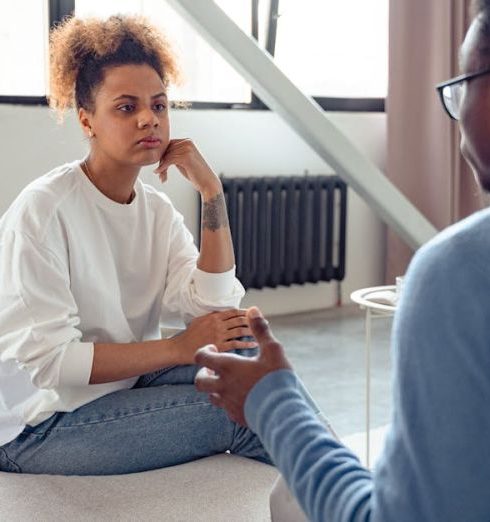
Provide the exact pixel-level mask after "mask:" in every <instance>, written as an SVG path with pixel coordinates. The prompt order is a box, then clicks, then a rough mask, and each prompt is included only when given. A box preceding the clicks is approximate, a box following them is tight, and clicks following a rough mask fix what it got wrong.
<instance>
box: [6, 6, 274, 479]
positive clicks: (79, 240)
mask: <svg viewBox="0 0 490 522" xmlns="http://www.w3.org/2000/svg"><path fill="white" fill-rule="evenodd" d="M50 44H51V48H50V51H51V95H50V105H51V106H52V107H53V108H54V109H56V110H57V111H58V112H59V114H60V115H61V116H62V115H63V112H64V111H65V110H66V109H68V108H71V107H74V108H76V110H77V111H78V118H79V121H80V125H81V128H82V130H83V132H84V134H85V135H86V136H87V138H88V141H89V153H88V155H87V157H86V158H85V159H83V161H75V162H73V163H70V164H67V165H63V166H61V167H58V168H56V169H54V170H53V171H51V172H50V173H48V174H46V175H45V176H42V177H41V178H39V179H37V180H36V181H34V182H33V183H31V184H30V185H29V186H28V187H27V188H26V189H24V190H23V192H22V193H21V194H20V195H19V197H18V198H17V199H16V200H15V202H14V203H13V204H12V206H11V207H10V208H9V210H8V211H7V213H6V214H5V215H4V216H3V218H2V219H1V221H0V281H1V285H0V310H1V311H0V419H1V422H0V445H1V446H0V469H2V470H6V471H13V472H26V473H56V474H67V475H68V474H117V473H128V472H136V471H142V470H147V469H151V468H158V467H164V466H169V465H173V464H177V463H180V462H185V461H188V460H192V459H195V458H199V457H203V456H206V455H210V454H213V453H218V452H224V451H227V450H230V451H231V452H232V453H237V454H240V455H244V456H249V457H252V458H256V459H259V460H262V461H264V462H270V461H269V458H268V456H267V454H266V453H265V451H264V450H263V448H262V445H261V444H260V442H259V441H258V439H257V438H256V437H255V435H254V434H252V432H250V431H249V430H248V429H244V428H241V427H240V426H238V425H236V424H235V423H233V422H231V421H229V420H228V419H227V416H226V414H225V413H224V412H222V411H221V410H219V409H218V408H215V407H214V406H212V405H211V404H210V403H209V401H208V400H207V398H206V396H205V395H203V394H200V393H198V392H197V391H196V390H195V388H194V386H193V385H192V382H193V378H194V375H195V372H196V369H195V367H194V366H192V362H193V358H194V354H195V352H196V350H197V349H198V348H199V347H200V346H202V345H204V344H207V343H210V342H212V343H214V344H216V345H217V346H219V347H220V349H221V350H223V351H226V350H232V349H250V348H254V347H255V343H254V342H245V341H244V340H241V339H240V338H243V336H247V335H249V334H250V330H249V327H248V324H247V320H246V317H245V311H243V310H239V309H237V308H236V307H237V306H238V304H239V301H240V299H241V297H242V296H243V288H242V287H241V285H240V283H239V282H238V281H237V280H236V279H235V277H234V255H233V248H232V242H231V238H230V230H229V227H228V222H227V214H226V208H225V203H224V197H223V193H222V187H221V183H220V180H219V178H218V177H217V176H216V175H215V174H214V173H213V171H212V170H211V168H210V167H209V166H208V165H207V164H206V162H205V160H204V159H203V157H202V156H201V155H200V153H199V151H198V150H197V148H196V147H195V146H194V144H193V143H192V142H191V141H190V140H187V139H170V129H169V117H168V100H167V94H166V93H167V87H168V85H169V83H170V82H171V81H173V80H175V79H176V77H177V68H176V64H175V60H174V57H173V55H172V53H171V50H170V47H169V46H168V44H167V42H166V41H165V39H164V37H163V36H162V35H161V34H160V33H159V32H158V31H157V30H156V29H155V28H154V27H152V26H151V25H150V24H149V23H148V22H147V21H145V20H144V19H142V18H138V17H121V16H117V17H111V18H109V19H107V20H105V21H101V20H97V19H88V20H81V19H76V18H72V19H69V20H67V21H65V22H64V23H63V24H62V25H60V26H58V27H57V28H56V29H55V30H54V32H53V33H52V35H51V42H50ZM156 163H158V167H157V169H156V170H155V172H156V173H157V174H158V175H159V176H160V178H161V180H162V181H165V179H166V177H167V169H168V167H169V166H170V165H175V166H176V167H177V168H178V170H179V171H180V172H181V173H182V174H183V175H184V176H185V177H186V178H187V179H188V180H189V181H190V182H191V183H192V184H193V186H194V187H195V189H196V190H197V191H198V192H199V193H200V195H201V199H202V203H203V204H202V223H203V225H202V234H201V248H200V253H198V251H197V249H196V248H195V246H194V243H193V239H192V237H191V235H190V233H189V232H188V231H187V229H186V228H185V226H184V225H183V221H182V216H181V215H180V214H179V213H178V212H176V210H175V209H174V208H173V206H172V204H171V203H170V201H169V200H168V198H167V197H166V196H164V195H163V194H162V193H160V192H157V191H156V190H154V189H153V188H151V187H149V186H147V185H144V184H142V183H141V181H139V180H138V174H139V171H140V168H141V167H142V166H144V165H151V164H156ZM213 311H214V312H213ZM211 312H213V313H211ZM175 316H180V317H181V318H182V319H183V320H184V321H185V322H186V323H187V324H188V327H187V329H186V330H185V331H184V332H183V333H182V334H181V335H179V336H176V337H174V338H172V339H163V340H162V339H161V338H160V333H159V325H160V321H161V319H163V320H165V319H168V318H170V317H175ZM169 384H175V386H168V385H169Z"/></svg>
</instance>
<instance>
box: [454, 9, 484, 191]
mask: <svg viewBox="0 0 490 522" xmlns="http://www.w3.org/2000/svg"><path fill="white" fill-rule="evenodd" d="M480 24H481V22H480V21H479V19H478V18H477V19H475V20H474V21H473V23H472V24H471V27H470V28H469V30H468V33H467V34H466V37H465V41H464V43H463V46H462V48H461V66H462V71H463V73H472V72H476V71H480V70H482V69H484V68H486V67H488V66H489V63H488V61H487V62H485V61H484V59H483V58H482V55H481V53H480V48H481V47H482V43H483V42H482V36H481V32H480ZM487 45H488V44H487ZM460 128H461V152H462V153H463V156H464V157H465V158H466V160H467V161H468V163H469V164H470V166H471V168H472V169H473V171H474V173H475V175H476V176H477V178H478V180H479V182H480V184H481V186H482V188H483V189H485V190H486V191H489V190H490V75H484V76H480V77H478V78H475V79H472V80H469V81H467V82H465V84H464V87H463V96H462V99H461V110H460Z"/></svg>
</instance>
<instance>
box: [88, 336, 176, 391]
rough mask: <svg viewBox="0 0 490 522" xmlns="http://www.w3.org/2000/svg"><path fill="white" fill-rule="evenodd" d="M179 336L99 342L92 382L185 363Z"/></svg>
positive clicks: (110, 380) (122, 377)
mask: <svg viewBox="0 0 490 522" xmlns="http://www.w3.org/2000/svg"><path fill="white" fill-rule="evenodd" d="M177 344H178V343H177V341H176V339H174V338H172V339H160V340H157V341H143V342H139V343H127V344H119V343H96V344H94V359H93V362H92V373H91V374H90V381H89V384H102V383H105V382H113V381H120V380H122V379H129V378H131V377H137V376H140V375H143V374H145V373H150V372H152V371H155V370H158V369H160V368H165V367H167V366H174V365H176V364H183V362H182V361H181V360H180V359H181V357H180V355H179V350H178V346H177Z"/></svg>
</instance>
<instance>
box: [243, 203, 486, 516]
mask: <svg viewBox="0 0 490 522" xmlns="http://www.w3.org/2000/svg"><path fill="white" fill-rule="evenodd" d="M392 349H393V359H394V368H395V375H394V414H393V418H392V425H391V430H390V433H389V435H388V439H387V442H386V446H385V448H384V452H383V455H382V457H381V459H380V461H379V463H378V465H377V468H376V470H375V472H374V474H371V473H370V472H369V471H367V470H366V469H364V468H363V467H362V466H361V465H360V463H359V461H358V459H357V458H356V457H355V456H354V455H353V454H352V453H351V452H350V451H349V450H348V449H346V448H345V447H343V446H342V445H341V444H339V443H338V442H336V441H335V439H334V438H333V437H332V436H330V435H329V434H328V433H327V432H326V431H325V428H324V426H323V425H322V424H321V423H320V422H319V421H318V420H317V418H316V416H315V414H314V413H313V411H312V410H311V409H310V408H309V406H308V405H307V403H306V402H305V401H304V399H303V396H302V394H301V392H300V388H299V385H298V380H297V379H296V376H295V375H294V374H293V373H292V372H291V371H288V370H281V371H277V372H274V373H271V374H269V375H268V376H266V377H264V378H263V379H262V380H261V381H259V382H258V383H257V384H256V385H255V387H254V388H253V389H252V391H251V392H250V394H249V396H248V398H247V401H246V404H245V415H246V419H247V423H248V424H249V426H250V428H251V429H252V430H253V431H255V432H256V433H257V434H258V435H259V437H260V438H261V440H262V441H263V443H264V445H265V447H266V449H267V451H268V452H269V453H270V455H271V456H272V459H273V460H274V462H275V464H276V465H277V467H278V468H279V470H280V471H281V473H282V474H283V476H284V478H285V479H286V481H287V483H288V484H289V487H290V489H291V491H292V492H293V493H294V494H295V495H296V497H297V498H298V499H299V502H300V504H301V505H302V507H303V509H304V511H305V513H306V514H307V515H308V517H309V518H310V519H311V520H312V521H322V522H323V521H326V522H340V521H342V522H344V521H345V522H347V521H356V522H357V521H371V522H425V521H431V522H435V521H437V522H439V521H440V522H452V521H454V522H473V521H475V522H476V521H485V522H487V521H489V520H490V211H488V210H485V211H482V212H479V213H477V214H474V215H473V216H471V217H470V218H468V219H466V220H464V221H461V222H460V223H458V224H456V225H454V226H452V227H449V228H448V229H446V230H445V231H444V232H443V233H441V234H439V235H438V236H437V237H436V238H435V239H434V240H432V241H431V242H429V243H428V244H427V245H426V246H424V247H423V248H421V249H420V250H419V251H418V252H417V254H416V256H415V257H414V260H413V262H412V263H411V265H410V268H409V270H408V273H407V276H406V279H405V285H404V290H403V296H402V298H401V301H400V304H399V309H398V311H397V314H396V316H395V320H394V325H393V334H392ZM487 408H488V409H487Z"/></svg>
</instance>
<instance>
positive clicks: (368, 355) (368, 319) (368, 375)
mask: <svg viewBox="0 0 490 522" xmlns="http://www.w3.org/2000/svg"><path fill="white" fill-rule="evenodd" d="M370 417H371V310H370V309H369V308H367V309H366V467H367V468H368V469H369V452H370V448H371V444H370V427H371V418H370Z"/></svg>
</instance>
